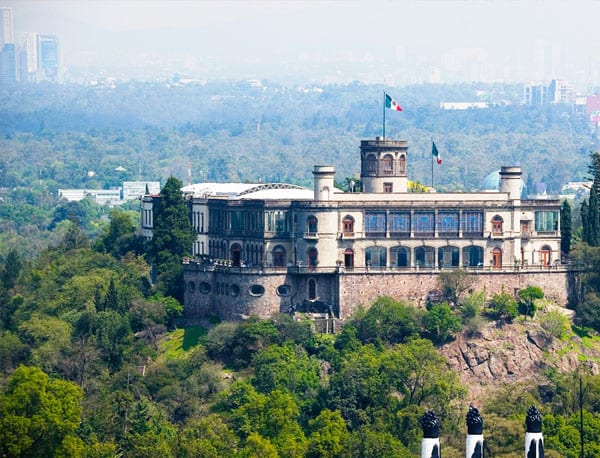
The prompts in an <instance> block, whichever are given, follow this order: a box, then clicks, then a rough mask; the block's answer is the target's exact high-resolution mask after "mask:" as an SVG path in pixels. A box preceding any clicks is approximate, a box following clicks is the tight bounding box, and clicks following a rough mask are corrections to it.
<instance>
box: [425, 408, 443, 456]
mask: <svg viewBox="0 0 600 458" xmlns="http://www.w3.org/2000/svg"><path fill="white" fill-rule="evenodd" d="M421 428H422V429H423V440H422V441H421V458H440V457H441V456H442V454H441V451H440V422H439V421H438V419H437V417H436V416H435V412H434V411H433V410H428V411H427V412H425V413H424V414H423V416H422V417H421Z"/></svg>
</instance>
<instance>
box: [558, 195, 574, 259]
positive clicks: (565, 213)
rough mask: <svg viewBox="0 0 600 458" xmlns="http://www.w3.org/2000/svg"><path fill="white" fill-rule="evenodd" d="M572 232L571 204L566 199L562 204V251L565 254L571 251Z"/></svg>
mask: <svg viewBox="0 0 600 458" xmlns="http://www.w3.org/2000/svg"><path fill="white" fill-rule="evenodd" d="M572 232H573V230H572V218H571V204H569V201H568V200H566V199H565V200H563V203H562V205H561V206H560V251H561V252H562V253H563V254H564V255H565V256H568V255H569V252H570V251H571V235H572Z"/></svg>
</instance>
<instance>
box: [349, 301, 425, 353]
mask: <svg viewBox="0 0 600 458" xmlns="http://www.w3.org/2000/svg"><path fill="white" fill-rule="evenodd" d="M421 315H422V312H421V311H419V310H417V309H416V308H415V307H413V306H411V305H407V304H404V303H402V302H399V301H396V300H394V299H392V298H390V297H379V298H377V300H376V301H375V302H374V303H373V304H372V305H371V307H369V308H368V309H367V310H366V311H359V312H357V313H356V314H355V316H354V317H353V318H352V320H351V321H350V326H354V327H355V328H356V330H357V334H356V335H357V337H358V339H359V340H360V341H361V342H362V343H363V344H367V343H376V342H378V343H387V344H394V343H402V342H406V341H407V340H409V339H410V338H411V337H415V336H418V333H419V329H420V326H421Z"/></svg>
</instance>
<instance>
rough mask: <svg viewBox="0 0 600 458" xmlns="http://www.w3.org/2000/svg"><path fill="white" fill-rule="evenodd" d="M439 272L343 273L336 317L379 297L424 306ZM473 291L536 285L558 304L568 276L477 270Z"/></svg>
mask: <svg viewBox="0 0 600 458" xmlns="http://www.w3.org/2000/svg"><path fill="white" fill-rule="evenodd" d="M438 276H439V273H438V272H436V271H429V272H406V273H404V272H403V273H396V272H394V273H367V274H365V273H360V274H352V273H347V274H346V275H341V276H340V279H339V285H340V286H339V290H340V304H341V307H340V318H342V319H346V318H348V317H349V316H351V315H352V314H353V313H354V311H355V310H356V308H357V307H358V306H359V305H362V306H369V305H370V304H372V303H373V302H374V301H375V299H377V298H378V297H379V296H390V297H392V298H394V299H398V300H408V301H411V302H413V303H414V304H415V305H417V306H425V303H426V300H427V296H428V294H429V293H430V292H431V291H435V290H439V283H438ZM472 278H473V279H474V283H473V285H472V287H471V288H472V289H473V290H474V291H485V293H486V297H488V298H489V297H491V296H492V295H494V294H496V293H500V292H502V291H506V292H508V293H511V294H516V293H517V292H518V291H519V290H520V289H523V288H526V287H527V286H539V287H540V288H542V290H543V291H544V294H545V295H546V297H547V298H548V299H551V300H553V301H555V302H556V303H558V304H560V305H567V303H568V302H569V297H568V295H569V294H568V292H569V287H570V284H569V275H568V272H566V271H563V270H561V271H558V270H544V271H533V272H532V271H527V272H523V271H507V272H502V271H481V272H477V273H473V274H472Z"/></svg>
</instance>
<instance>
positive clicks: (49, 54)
mask: <svg viewBox="0 0 600 458" xmlns="http://www.w3.org/2000/svg"><path fill="white" fill-rule="evenodd" d="M37 52H38V70H39V71H40V72H41V73H42V76H43V77H45V78H47V79H50V80H52V81H55V80H56V79H57V77H58V40H57V39H56V35H38V49H37Z"/></svg>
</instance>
